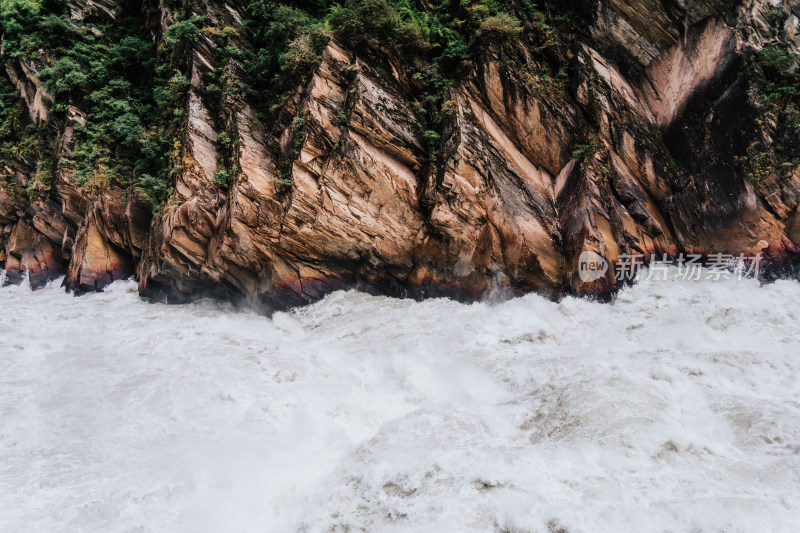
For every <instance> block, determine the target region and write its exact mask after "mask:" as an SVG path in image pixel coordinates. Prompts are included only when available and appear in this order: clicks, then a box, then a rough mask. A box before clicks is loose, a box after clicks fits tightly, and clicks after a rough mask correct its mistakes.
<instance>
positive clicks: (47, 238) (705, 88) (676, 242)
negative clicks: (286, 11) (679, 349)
mask: <svg viewBox="0 0 800 533" xmlns="http://www.w3.org/2000/svg"><path fill="white" fill-rule="evenodd" d="M72 4H74V5H72ZM689 4H690V5H684V3H683V2H652V1H649V0H637V1H634V2H621V1H616V0H597V1H596V2H594V3H593V4H592V5H593V8H592V10H590V11H587V13H588V15H587V17H588V18H587V21H586V22H587V24H588V26H587V28H588V30H587V31H585V32H584V33H580V34H578V35H567V36H565V37H564V39H565V40H564V43H562V46H561V47H560V48H559V49H558V50H556V51H554V52H551V57H548V58H544V59H542V58H541V57H537V56H536V55H535V54H533V53H531V52H530V51H528V52H526V53H525V54H523V59H522V60H520V59H519V54H518V53H517V54H516V55H515V56H514V57H515V59H514V61H511V55H510V53H509V50H508V46H507V45H506V44H504V43H502V42H498V43H495V44H493V45H491V46H489V47H488V49H487V50H486V52H485V53H484V54H483V55H482V56H481V57H480V58H479V59H478V61H477V62H476V63H477V64H476V66H475V67H474V69H473V70H472V72H471V73H469V75H468V76H467V77H466V79H465V80H464V81H463V82H461V83H459V84H458V85H456V86H454V87H452V88H451V89H450V94H449V100H447V101H446V102H445V103H444V105H443V108H442V116H443V118H442V121H441V125H440V127H439V130H438V131H437V132H436V133H437V135H436V136H435V137H431V136H430V134H428V135H427V136H426V135H425V134H424V132H423V131H421V128H420V127H419V124H418V120H417V118H416V117H415V108H416V107H417V106H419V104H420V102H419V101H418V100H417V97H415V91H414V86H413V83H412V82H411V81H409V80H408V79H407V77H406V76H405V74H404V73H403V72H402V70H400V69H398V68H393V66H392V65H393V63H392V61H391V60H390V58H389V59H386V58H384V59H376V58H375V57H374V55H364V54H360V53H358V52H357V51H356V50H354V49H351V48H350V47H348V45H347V44H346V43H344V42H342V41H339V40H337V39H336V38H335V37H334V38H331V39H330V40H329V42H328V44H327V45H326V46H325V48H324V50H323V52H322V59H321V61H320V62H319V64H318V65H317V66H316V68H315V69H314V70H313V72H312V73H310V76H309V77H308V81H307V82H306V83H305V84H304V85H302V86H300V87H298V89H297V92H296V94H294V96H293V97H292V98H291V99H289V100H288V101H287V102H286V103H285V106H284V108H283V109H282V110H281V112H280V113H279V116H278V119H277V120H276V121H275V123H274V124H265V123H263V122H262V120H261V119H259V113H258V105H259V103H258V102H253V101H248V100H247V99H246V98H245V99H240V100H234V99H232V98H228V99H227V100H225V101H223V102H222V105H221V106H219V109H211V108H210V107H209V105H208V104H207V102H206V101H204V98H202V95H201V93H200V89H199V86H200V84H201V81H200V80H201V79H202V77H203V75H204V73H207V72H210V71H214V70H216V69H226V71H227V72H229V74H230V75H231V76H233V77H235V76H237V75H239V73H240V71H241V66H240V65H238V64H236V62H235V61H234V62H231V63H228V64H226V65H221V64H218V62H217V61H216V60H215V57H216V56H215V54H214V50H215V47H216V46H217V45H216V44H215V43H214V41H213V40H211V39H209V38H207V37H206V36H205V35H201V36H200V40H199V41H198V42H197V43H196V44H195V45H194V48H193V50H192V51H191V56H190V57H191V59H190V73H191V77H190V87H189V92H188V97H187V99H186V110H185V116H186V118H185V129H184V130H183V131H184V134H183V138H182V142H181V145H180V159H181V166H180V171H179V172H178V173H177V175H176V177H175V184H174V193H173V195H172V197H171V198H170V201H169V202H168V204H167V206H166V207H165V208H164V209H163V211H160V212H157V213H155V214H154V213H153V212H152V209H151V206H150V205H149V204H148V202H147V201H146V200H145V199H144V198H142V197H141V195H139V194H137V192H136V191H135V190H133V189H131V190H126V189H124V188H122V187H120V186H117V185H114V184H111V185H109V186H107V187H106V188H104V189H102V190H98V189H87V188H85V187H82V186H80V185H78V183H76V181H75V179H74V177H73V176H72V175H71V174H70V172H68V171H61V170H59V169H58V168H57V170H56V172H55V174H54V177H53V184H52V187H51V188H50V189H49V190H47V191H46V192H45V193H44V194H41V195H39V196H37V197H35V198H33V199H29V200H25V199H21V198H20V194H19V193H18V192H15V191H14V190H12V187H10V186H9V183H11V182H12V178H13V182H14V183H17V184H21V185H22V186H25V185H26V184H27V183H29V182H32V180H34V179H35V177H34V174H35V170H36V169H35V166H34V164H33V163H32V162H31V161H26V160H23V159H18V160H7V161H3V162H2V168H1V169H0V265H3V266H4V268H5V269H6V271H7V280H8V282H15V281H18V280H19V279H20V278H21V273H22V272H24V271H26V270H27V272H28V274H29V277H30V280H31V284H32V286H33V287H38V286H41V285H42V284H43V283H45V282H46V281H48V280H50V279H53V278H56V277H58V276H59V275H61V274H66V277H65V281H64V283H65V285H66V286H67V287H68V288H69V289H72V290H75V291H77V292H82V291H87V290H99V289H102V287H104V286H105V285H107V284H108V283H110V282H111V281H113V280H116V279H122V278H127V277H130V276H131V275H135V276H136V277H137V279H138V280H139V286H140V291H141V292H142V294H145V295H153V296H157V295H165V296H166V297H167V298H168V299H169V300H170V301H184V300H186V299H188V298H191V297H193V296H197V295H216V296H222V297H244V298H246V299H248V300H250V301H252V302H254V303H260V304H264V305H266V306H267V307H268V308H269V309H277V308H284V307H287V306H293V305H301V304H304V303H307V302H311V301H314V300H316V299H319V298H321V297H322V296H324V295H325V294H326V293H328V292H331V291H333V290H337V289H341V288H350V287H358V288H361V289H363V290H368V291H373V292H378V293H383V294H390V295H397V296H427V295H452V296H459V297H480V296H481V295H484V294H486V293H487V291H492V290H507V291H510V292H512V293H515V292H522V291H530V290H535V291H539V292H542V293H544V294H548V295H552V296H558V295H561V294H565V293H577V294H594V293H607V292H609V291H612V290H613V289H614V288H615V287H618V286H619V282H620V280H617V279H615V274H614V269H613V268H612V269H610V270H609V271H608V272H607V273H606V275H605V276H604V277H602V278H600V279H598V280H594V281H591V282H588V283H584V282H583V281H582V280H581V279H580V278H579V276H578V274H577V273H578V261H579V256H580V254H581V253H582V252H583V251H587V250H588V251H593V252H595V253H597V254H599V255H600V256H602V257H604V258H606V259H607V260H608V261H610V262H611V264H612V265H613V264H614V263H615V262H616V261H618V260H619V258H620V256H621V255H623V254H643V255H644V256H645V257H647V256H649V254H652V253H657V254H668V255H670V256H673V257H674V256H675V255H676V254H678V253H679V252H691V253H699V254H711V253H726V254H734V255H738V254H742V253H744V254H750V255H752V254H763V255H764V256H766V257H767V258H769V260H770V261H771V264H772V266H773V268H776V269H777V268H781V269H784V270H782V271H783V272H787V271H789V272H790V271H791V268H793V266H792V265H794V264H796V261H797V257H798V254H800V248H799V246H800V211H799V210H798V203H799V202H800V160H798V159H797V158H796V156H795V154H797V153H798V150H800V138H798V131H797V130H796V129H795V130H794V131H789V132H787V131H786V128H787V126H786V124H784V123H781V122H780V120H778V118H776V116H775V114H774V112H773V111H771V110H770V108H769V107H768V106H767V105H766V104H765V103H764V102H763V101H761V100H760V99H759V97H758V95H757V94H756V91H755V89H754V88H753V83H752V81H750V80H748V78H747V77H746V76H744V75H743V73H744V71H745V68H746V66H745V61H746V52H747V50H758V49H760V48H762V47H764V46H765V45H766V44H767V43H769V42H776V41H779V42H780V43H781V44H782V45H783V46H785V47H787V48H788V49H789V50H790V51H791V53H792V54H794V56H795V57H797V54H798V46H799V45H800V35H798V25H799V24H800V21H799V20H798V13H797V11H798V7H797V5H796V4H792V3H791V2H782V3H781V2H779V1H773V2H765V1H761V0H745V1H744V2H743V3H741V4H736V5H732V3H730V2H723V1H712V0H708V1H702V2H692V3H689ZM71 6H72V7H71V12H70V13H71V16H72V17H75V18H76V19H79V18H81V17H83V16H84V14H85V10H86V9H90V8H91V9H94V10H95V11H97V10H101V11H102V12H104V13H106V16H109V17H113V16H114V11H113V2H102V3H101V2H73V3H71ZM218 7H222V8H224V9H219V10H216V11H215V13H216V14H215V15H214V17H216V18H213V17H212V22H213V23H214V24H216V25H217V26H218V27H223V26H233V27H238V26H237V25H241V21H242V20H243V19H244V18H245V17H244V13H242V7H241V6H239V5H238V4H237V3H235V2H231V3H228V4H224V5H221V6H218ZM778 8H780V9H779V10H780V11H781V12H782V13H784V16H783V17H781V18H780V25H779V26H778V27H776V25H775V24H774V23H771V22H769V21H768V20H767V18H768V17H767V14H768V13H774V12H775V10H776V9H778ZM162 9H163V10H164V12H163V13H162V14H161V15H160V18H161V24H162V25H166V24H168V23H169V22H170V13H169V10H168V9H167V8H162ZM771 10H772V11H771ZM793 10H794V11H793ZM162 29H163V28H162ZM242 32H243V33H246V32H245V30H244V29H242ZM239 46H246V42H245V44H239ZM542 61H551V62H556V63H559V64H562V65H566V66H567V67H568V68H569V72H570V74H569V76H568V79H567V81H566V82H564V83H562V84H560V85H557V86H553V87H549V86H546V85H543V84H541V83H536V82H534V83H531V82H530V78H531V75H532V73H534V74H535V73H536V72H538V71H540V70H541V69H540V64H541V63H542ZM6 70H7V72H8V76H9V78H10V79H11V81H12V82H13V83H14V85H15V87H16V88H17V90H18V92H19V94H20V97H21V98H22V99H23V100H24V102H25V104H26V105H27V108H28V110H29V113H30V118H31V120H32V121H33V122H34V123H35V124H39V125H41V124H47V123H48V121H49V120H50V113H49V110H48V108H47V105H46V102H47V98H46V95H43V88H42V87H41V83H39V81H38V79H37V76H36V66H35V65H26V64H22V63H20V62H19V61H16V60H8V61H6ZM67 116H68V119H67V120H66V121H65V122H64V123H63V124H52V122H51V127H59V128H61V129H60V131H61V133H60V135H59V142H60V145H59V146H58V147H57V152H58V154H59V157H62V156H64V154H69V153H70V152H71V151H72V150H74V149H75V148H74V143H73V129H74V128H75V127H76V126H77V125H79V124H80V123H81V121H82V120H83V119H82V111H81V110H80V109H77V108H73V109H70V111H69V113H68V115H67ZM221 117H222V118H221ZM220 124H225V128H224V129H222V128H221V127H220ZM223 133H224V134H225V136H226V137H232V138H233V144H234V146H235V160H236V167H237V169H238V173H237V177H236V179H235V180H234V181H233V182H232V183H230V185H229V188H228V187H222V186H220V185H219V183H218V182H217V180H215V173H216V172H217V168H218V162H219V160H220V154H219V153H218V151H219V147H220V139H221V137H222V134H223ZM754 147H758V150H759V151H758V153H757V154H756V153H754V150H756V148H754ZM776 150H777V152H780V153H777V152H776ZM757 156H758V157H757ZM754 161H757V162H758V163H759V164H758V165H757V168H756V170H758V171H760V173H759V174H758V175H755V176H754V175H752V172H754V170H753V168H754V167H753V165H754ZM766 161H769V162H770V164H769V165H767V163H766ZM281 169H284V170H287V174H286V175H285V176H282V175H281V171H282V170H281Z"/></svg>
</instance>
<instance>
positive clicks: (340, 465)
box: [0, 279, 800, 533]
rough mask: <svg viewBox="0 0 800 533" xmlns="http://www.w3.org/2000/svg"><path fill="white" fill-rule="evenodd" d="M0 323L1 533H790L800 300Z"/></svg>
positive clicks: (795, 481)
mask: <svg viewBox="0 0 800 533" xmlns="http://www.w3.org/2000/svg"><path fill="white" fill-rule="evenodd" d="M0 304H1V305H2V313H0V347H2V350H1V351H0V531H3V532H26V533H27V532H50V531H81V532H84V531H86V532H104V533H105V532H133V531H148V532H149V531H159V532H161V531H168V532H171V531H177V532H206V531H208V532H251V531H252V532H296V531H308V532H327V531H334V532H338V531H341V532H344V531H351V532H355V531H368V532H400V531H402V532H472V531H475V532H490V531H497V532H500V531H502V532H520V533H521V532H547V531H551V532H553V531H568V532H569V533H576V532H606V531H607V532H626V531H631V532H633V531H635V532H649V531H653V532H656V531H675V532H688V531H703V532H716V531H726V532H734V531H744V532H765V531H773V532H783V531H785V532H793V531H797V530H798V528H800V327H799V326H800V284H798V283H797V282H793V281H779V282H777V283H774V284H770V285H764V286H759V284H758V283H757V282H755V281H753V280H745V281H733V280H723V281H719V282H712V281H683V280H676V279H673V280H670V281H642V282H640V283H638V284H637V285H635V286H633V287H631V288H629V289H626V290H624V291H623V292H622V293H621V294H620V295H619V296H618V298H617V299H616V301H615V302H614V303H612V304H602V303H597V302H592V301H588V300H583V299H575V298H566V299H564V300H563V301H561V302H560V303H554V302H551V301H548V300H546V299H544V298H542V297H539V296H536V295H529V296H525V297H522V298H517V299H513V300H510V301H506V302H503V303H499V304H487V303H479V304H473V305H465V304H460V303H456V302H453V301H449V300H428V301H424V302H415V301H410V300H397V299H391V298H383V297H373V296H368V295H365V294H360V293H357V292H338V293H335V294H332V295H330V296H328V297H327V298H326V299H325V300H323V301H322V302H319V303H317V304H315V305H312V306H310V307H307V308H304V309H299V310H296V311H293V312H290V313H278V314H276V315H275V316H274V317H273V318H271V319H270V318H266V317H263V316H259V315H257V314H254V313H252V312H249V311H241V310H237V309H235V308H233V307H231V306H230V305H227V304H221V303H217V302H209V301H204V302H199V303H195V304H190V305H183V306H169V305H164V304H151V303H148V302H146V301H143V300H142V299H140V298H139V297H138V295H137V294H136V286H135V284H134V283H133V282H117V283H115V284H113V285H112V286H111V287H110V288H108V289H107V290H106V291H105V292H103V293H97V294H88V295H85V296H81V297H78V298H76V297H73V296H71V295H68V294H65V293H64V292H63V291H62V289H60V288H59V287H58V283H55V284H54V285H53V286H50V287H47V288H45V289H42V290H39V291H35V292H31V291H30V289H29V288H27V287H24V286H17V287H5V288H2V289H0Z"/></svg>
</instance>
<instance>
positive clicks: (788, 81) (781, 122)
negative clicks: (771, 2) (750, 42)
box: [738, 14, 800, 183]
mask: <svg viewBox="0 0 800 533" xmlns="http://www.w3.org/2000/svg"><path fill="white" fill-rule="evenodd" d="M779 15H780V14H774V16H775V17H778V16H779ZM784 15H785V14H784ZM745 59H746V69H745V74H746V76H747V78H748V79H749V81H750V84H751V86H752V87H753V88H754V89H755V91H756V95H757V96H758V97H759V98H758V99H759V100H761V101H762V105H761V108H762V109H761V112H762V114H764V115H765V116H767V115H768V116H770V117H771V118H770V119H769V122H774V124H775V125H776V127H775V128H774V129H775V131H774V133H773V134H772V135H773V138H774V143H773V144H772V146H770V147H767V146H763V142H762V141H761V140H759V139H757V140H754V141H753V142H752V143H751V144H750V145H749V146H748V148H747V153H746V155H744V156H742V157H740V158H739V160H738V163H739V167H740V168H741V169H742V171H743V172H744V174H745V176H746V177H747V178H748V179H749V180H750V181H752V182H754V183H757V182H759V181H761V180H763V179H764V178H766V177H768V176H769V175H770V174H772V173H774V172H776V171H778V170H779V167H780V166H781V165H782V164H783V163H785V162H793V163H795V164H796V162H798V161H800V73H798V72H797V70H798V66H797V64H796V57H795V56H794V55H793V54H792V53H790V52H789V51H788V50H787V48H786V47H785V46H784V45H782V44H781V43H779V42H775V43H770V44H767V45H765V46H764V47H762V48H761V49H759V50H750V51H748V53H747V54H746V57H745ZM762 122H763V120H759V123H762Z"/></svg>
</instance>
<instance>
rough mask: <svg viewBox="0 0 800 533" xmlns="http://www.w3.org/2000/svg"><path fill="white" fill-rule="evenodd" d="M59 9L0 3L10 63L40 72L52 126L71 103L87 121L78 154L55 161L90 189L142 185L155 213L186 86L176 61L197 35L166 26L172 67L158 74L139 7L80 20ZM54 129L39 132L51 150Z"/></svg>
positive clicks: (80, 128) (10, 0) (20, 1)
mask: <svg viewBox="0 0 800 533" xmlns="http://www.w3.org/2000/svg"><path fill="white" fill-rule="evenodd" d="M63 4H64V3H63V2H55V1H50V2H35V1H31V0H0V14H2V31H3V36H4V39H5V43H6V46H5V55H6V59H17V60H21V61H29V62H33V63H34V64H40V65H44V66H43V67H42V68H41V70H40V71H39V73H38V77H39V79H40V80H41V81H42V82H43V84H44V87H45V88H46V90H47V93H48V95H49V97H50V99H51V101H50V102H49V108H50V111H51V113H52V115H53V118H52V122H54V124H55V125H56V126H58V125H59V124H64V123H65V122H66V120H67V117H68V112H69V109H70V106H74V108H75V109H80V110H81V111H82V113H83V114H84V116H83V117H82V118H79V119H78V120H77V121H76V122H75V151H74V154H73V156H72V157H71V158H68V159H62V160H61V161H60V162H59V164H60V170H61V171H64V172H68V173H71V174H72V175H73V177H74V179H75V181H76V182H78V183H79V184H81V185H85V186H92V187H100V188H102V187H105V186H108V185H109V184H111V183H115V184H118V185H120V186H123V187H128V188H136V189H138V190H139V191H140V192H141V193H142V194H143V195H144V196H145V197H147V198H148V199H149V200H150V201H151V202H152V203H153V205H154V206H156V207H158V206H160V205H161V204H162V203H163V202H164V201H165V200H166V197H167V195H168V193H169V191H170V189H171V187H170V183H169V177H170V168H171V164H170V161H171V159H173V157H172V156H173V155H174V154H173V148H174V145H175V143H176V141H178V140H179V133H180V132H179V130H180V123H181V120H182V112H183V111H182V109H183V107H184V106H183V105H182V100H183V98H184V96H185V94H186V89H187V88H188V81H187V80H186V78H185V76H184V75H183V73H182V72H181V70H180V69H179V68H177V67H179V66H181V64H180V63H181V62H180V61H177V60H175V56H180V55H181V54H182V53H185V52H186V51H187V50H186V46H187V45H188V44H187V43H189V44H190V43H191V41H192V39H193V38H196V37H194V35H195V34H194V32H193V31H192V30H191V28H190V26H191V25H192V23H191V21H190V20H184V21H180V22H178V23H176V24H175V25H174V26H173V27H172V28H170V30H169V31H168V32H167V34H166V36H165V42H166V48H167V50H166V52H167V54H166V55H167V57H168V60H167V61H166V62H165V64H164V65H162V66H161V68H159V69H157V68H156V59H155V58H156V57H157V54H156V45H155V43H153V41H152V39H151V37H150V35H149V28H147V27H146V25H145V24H143V21H142V19H141V17H140V16H139V15H140V10H141V6H136V3H135V2H133V3H127V2H119V3H118V15H117V17H116V20H111V19H110V18H109V17H94V18H91V19H89V20H87V21H83V22H81V21H77V20H72V19H70V18H69V16H68V14H67V13H66V12H65V8H64V5H63ZM137 8H138V9H137ZM173 28H175V29H174V30H173ZM171 66H172V68H170V67H171ZM3 101H4V104H3V105H4V107H5V106H7V105H8V104H7V102H8V100H6V98H4V99H3ZM53 130H54V129H53V128H50V129H43V130H42V131H40V132H38V133H39V137H40V139H39V140H40V143H39V148H44V147H45V146H48V145H54V141H55V139H54V138H53V137H54V135H55V133H54V132H53ZM42 136H45V137H47V136H49V137H48V138H47V139H43V138H41V137H42ZM45 141H46V142H45ZM47 151H48V150H44V152H45V153H42V154H41V155H42V156H43V158H46V156H47V154H46V152H47ZM37 175H38V173H37Z"/></svg>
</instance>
